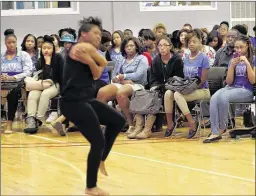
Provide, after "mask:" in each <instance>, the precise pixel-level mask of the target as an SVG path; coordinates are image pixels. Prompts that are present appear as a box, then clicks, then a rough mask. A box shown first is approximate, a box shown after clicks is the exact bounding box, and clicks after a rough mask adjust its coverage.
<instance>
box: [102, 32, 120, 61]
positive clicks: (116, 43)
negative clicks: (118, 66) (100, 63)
mask: <svg viewBox="0 0 256 196" xmlns="http://www.w3.org/2000/svg"><path fill="white" fill-rule="evenodd" d="M123 40H124V34H123V32H122V31H120V30H118V31H114V33H112V40H111V44H112V45H111V47H110V48H109V49H108V50H107V52H106V59H107V60H108V61H115V62H117V61H119V60H122V59H123V56H122V53H121V44H122V41H123Z"/></svg>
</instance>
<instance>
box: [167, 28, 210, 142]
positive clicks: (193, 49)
mask: <svg viewBox="0 0 256 196" xmlns="http://www.w3.org/2000/svg"><path fill="white" fill-rule="evenodd" d="M186 44H187V45H188V48H189V50H190V55H189V56H187V57H186V59H185V60H184V76H185V78H192V77H199V78H201V83H200V84H199V87H198V89H197V90H195V91H194V92H192V93H191V94H188V95H182V94H181V93H179V92H172V91H170V90H167V91H166V92H165V96H164V107H165V112H166V118H167V130H166V132H165V137H169V136H171V135H172V133H173V131H174V128H175V123H173V120H172V117H173V114H172V113H173V102H174V101H176V103H177V105H178V107H179V108H180V110H181V111H182V114H183V115H184V116H185V117H186V119H187V120H188V123H189V133H188V136H187V138H188V139H190V138H193V137H194V136H195V134H196V132H197V130H198V122H195V121H194V119H193V117H192V115H191V113H190V111H189V108H188V104H187V102H191V101H196V100H202V99H203V100H205V99H209V98H210V91H209V87H208V82H207V76H208V69H209V68H210V66H209V59H208V57H207V56H206V55H205V54H204V53H202V52H200V49H201V47H202V43H201V38H200V36H199V35H198V33H197V32H196V31H193V32H192V33H189V34H188V35H187V36H186Z"/></svg>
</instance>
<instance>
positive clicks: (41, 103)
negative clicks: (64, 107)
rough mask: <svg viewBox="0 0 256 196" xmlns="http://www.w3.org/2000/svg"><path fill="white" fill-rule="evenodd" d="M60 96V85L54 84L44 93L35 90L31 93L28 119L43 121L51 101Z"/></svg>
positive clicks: (28, 104)
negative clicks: (34, 118)
mask: <svg viewBox="0 0 256 196" xmlns="http://www.w3.org/2000/svg"><path fill="white" fill-rule="evenodd" d="M58 94H59V84H54V85H52V86H51V87H50V88H47V89H45V90H43V91H39V90H33V91H30V92H29V95H28V103H27V111H28V117H31V116H33V117H36V118H38V119H39V120H41V119H43V118H44V116H45V113H46V111H47V109H48V106H49V103H50V100H51V99H52V98H54V97H56V96H57V95H58Z"/></svg>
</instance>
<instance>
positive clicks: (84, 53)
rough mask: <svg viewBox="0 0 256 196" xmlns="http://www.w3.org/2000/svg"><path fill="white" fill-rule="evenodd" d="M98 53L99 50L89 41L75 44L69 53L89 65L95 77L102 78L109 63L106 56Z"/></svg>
mask: <svg viewBox="0 0 256 196" xmlns="http://www.w3.org/2000/svg"><path fill="white" fill-rule="evenodd" d="M97 54H98V52H97V50H96V49H95V48H93V46H92V45H90V44H87V43H81V44H77V45H75V46H74V47H73V48H72V49H71V52H70V53H69V55H70V57H71V58H72V59H74V60H77V61H80V62H82V63H84V64H87V65H89V67H90V69H91V72H92V74H93V77H94V79H98V78H100V76H101V74H102V72H103V71H104V68H105V66H106V65H107V63H108V62H107V60H106V59H105V58H104V57H102V56H101V55H100V54H98V55H97ZM95 61H96V62H95ZM96 63H98V64H99V65H97V64H96Z"/></svg>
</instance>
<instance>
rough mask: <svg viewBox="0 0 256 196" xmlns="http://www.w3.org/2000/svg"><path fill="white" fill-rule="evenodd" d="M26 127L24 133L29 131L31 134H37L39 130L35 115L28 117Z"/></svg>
mask: <svg viewBox="0 0 256 196" xmlns="http://www.w3.org/2000/svg"><path fill="white" fill-rule="evenodd" d="M26 124H27V126H26V128H25V129H24V133H29V134H35V133H37V131H38V126H37V122H36V119H35V117H32V116H31V117H28V118H27V119H26Z"/></svg>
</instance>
